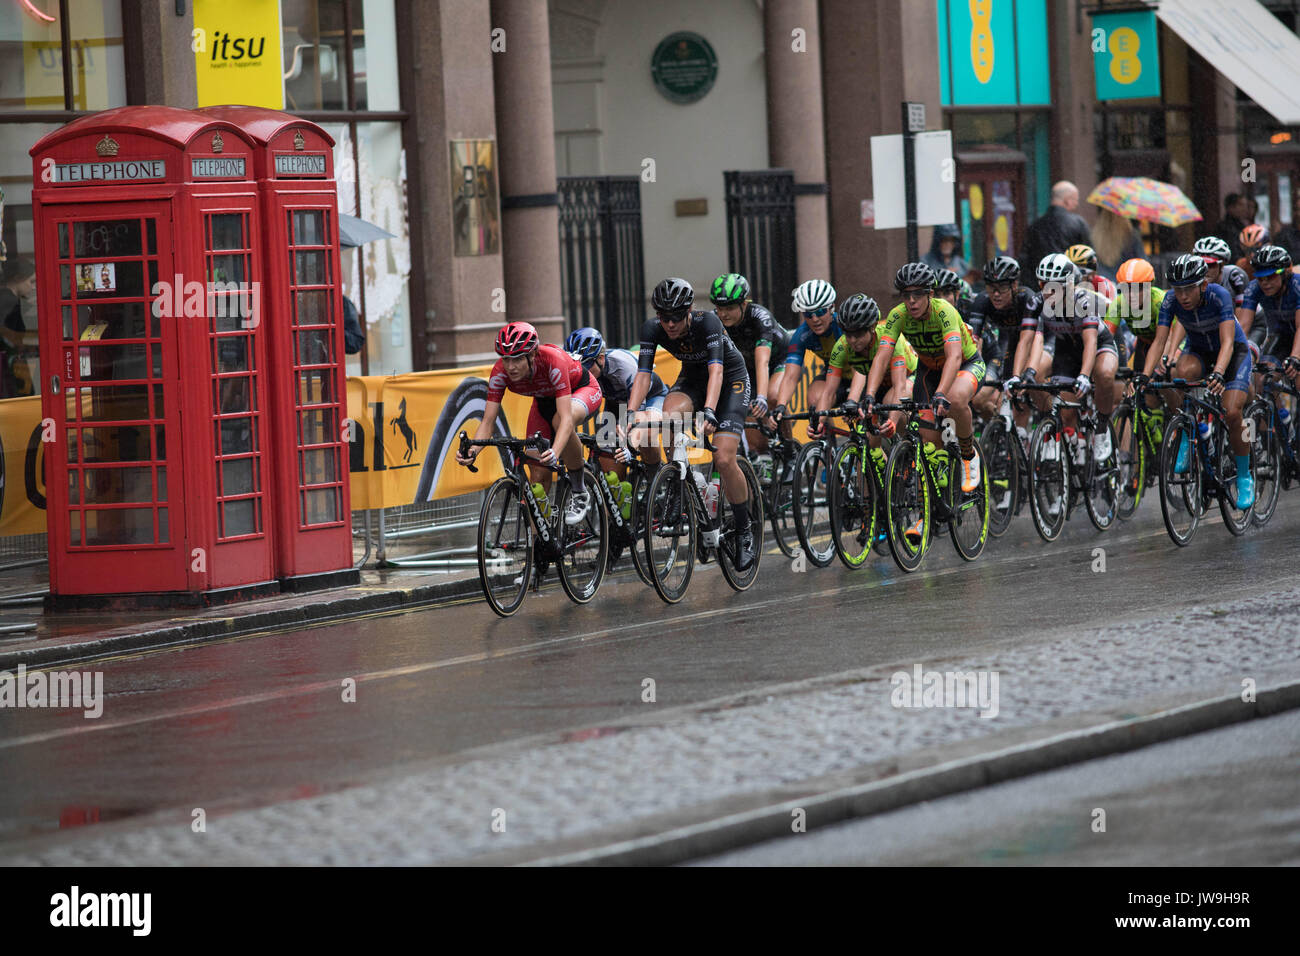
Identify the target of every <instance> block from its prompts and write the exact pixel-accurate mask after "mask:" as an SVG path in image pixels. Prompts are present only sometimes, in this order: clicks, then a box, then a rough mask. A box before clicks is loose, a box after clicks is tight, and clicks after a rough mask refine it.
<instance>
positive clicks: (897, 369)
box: [808, 292, 916, 448]
mask: <svg viewBox="0 0 1300 956" xmlns="http://www.w3.org/2000/svg"><path fill="white" fill-rule="evenodd" d="M838 321H839V324H840V328H842V329H843V330H844V334H843V335H841V336H840V338H839V341H838V342H836V343H835V347H834V348H833V349H831V356H830V358H829V359H828V360H827V362H826V388H825V389H823V390H822V392H821V395H820V398H819V400H818V401H817V402H816V403H814V406H813V407H814V409H815V410H816V411H821V410H822V409H823V408H829V407H830V405H831V401H832V399H833V398H834V396H835V394H836V393H837V391H838V389H839V384H840V380H841V378H842V377H844V376H848V378H849V380H850V383H851V384H850V385H849V393H848V397H847V399H846V402H845V404H847V403H848V402H853V403H855V404H856V403H857V401H858V397H859V396H860V395H861V394H862V390H863V389H864V388H866V385H867V373H868V372H870V371H871V363H872V362H873V361H874V360H875V357H876V353H877V352H878V351H879V350H880V336H878V335H877V334H876V328H877V326H878V325H879V323H880V306H879V305H877V304H876V300H875V299H873V298H871V296H869V295H865V294H863V293H861V292H859V293H857V294H856V295H851V296H849V297H848V298H847V299H845V300H844V302H843V304H841V305H840V308H839V320H838ZM914 374H916V353H915V352H914V351H912V347H911V346H910V345H908V344H907V339H906V338H900V339H899V340H898V342H897V343H896V344H895V346H894V360H893V362H892V363H891V365H890V380H889V382H887V383H886V384H884V385H881V386H880V389H879V391H878V392H877V393H876V396H875V397H876V400H877V401H882V402H887V403H889V402H895V401H897V400H898V399H899V398H910V397H911V394H912V381H911V376H912V375H914ZM902 419H903V415H902V412H895V413H893V414H892V415H891V416H890V418H889V420H887V421H886V422H885V426H884V436H885V437H886V438H888V437H889V436H890V435H892V434H893V433H894V431H895V429H896V428H897V426H898V425H900V424H902ZM824 429H825V424H824V420H814V421H812V422H809V425H808V431H809V435H810V437H812V438H820V437H821V435H822V433H823V431H824ZM869 441H870V443H871V445H872V447H873V448H874V447H877V446H879V444H880V438H879V437H877V436H876V435H871V436H869Z"/></svg>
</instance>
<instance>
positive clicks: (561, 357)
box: [487, 345, 591, 402]
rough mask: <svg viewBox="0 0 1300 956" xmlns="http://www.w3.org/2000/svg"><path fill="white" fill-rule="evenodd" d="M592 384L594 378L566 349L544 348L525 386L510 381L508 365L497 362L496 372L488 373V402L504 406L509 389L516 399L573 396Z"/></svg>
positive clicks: (551, 346)
mask: <svg viewBox="0 0 1300 956" xmlns="http://www.w3.org/2000/svg"><path fill="white" fill-rule="evenodd" d="M590 381H591V376H590V375H589V374H588V373H587V370H586V369H585V368H583V367H582V363H581V362H579V361H578V360H577V359H576V358H574V357H573V356H572V355H570V354H569V353H568V352H566V351H564V349H562V348H560V347H559V346H558V345H541V346H538V348H537V353H536V354H535V355H534V356H533V374H532V376H531V377H530V378H527V379H525V380H524V381H522V382H512V381H510V377H509V376H508V375H506V367H505V364H504V363H503V362H502V361H501V360H500V359H497V361H496V364H495V365H493V366H492V371H491V372H490V373H488V388H487V400H488V401H489V402H500V401H501V400H502V399H503V398H505V394H506V390H507V389H509V390H510V391H512V392H514V393H515V394H516V395H529V396H531V397H533V398H554V397H556V396H557V395H572V394H573V393H574V392H576V391H577V390H578V389H579V388H583V387H585V386H587V384H588V383H589V382H590Z"/></svg>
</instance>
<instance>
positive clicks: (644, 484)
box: [628, 469, 654, 587]
mask: <svg viewBox="0 0 1300 956" xmlns="http://www.w3.org/2000/svg"><path fill="white" fill-rule="evenodd" d="M649 488H650V482H648V481H647V480H646V477H645V472H644V471H643V470H641V469H637V472H636V480H635V481H633V482H632V517H631V519H630V521H629V526H630V527H631V529H632V543H631V544H629V545H628V550H629V551H631V552H632V566H633V567H634V568H636V574H637V577H639V578H640V579H641V580H642V581H643V582H645V585H646V587H654V580H653V579H652V578H651V577H650V562H649V560H647V558H646V553H645V515H646V504H645V502H646V492H647V491H648V490H649Z"/></svg>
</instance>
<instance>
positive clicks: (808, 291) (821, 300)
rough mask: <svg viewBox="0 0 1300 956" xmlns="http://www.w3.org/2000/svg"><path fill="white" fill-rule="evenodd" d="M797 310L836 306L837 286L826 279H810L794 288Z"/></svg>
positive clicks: (808, 310) (813, 310)
mask: <svg viewBox="0 0 1300 956" xmlns="http://www.w3.org/2000/svg"><path fill="white" fill-rule="evenodd" d="M793 308H794V311H795V312H818V311H820V310H822V309H833V308H835V287H834V286H832V285H831V284H830V283H829V282H827V281H826V280H824V279H809V280H808V281H807V282H805V283H803V284H802V285H801V286H799V288H797V289H795V290H794V305H793Z"/></svg>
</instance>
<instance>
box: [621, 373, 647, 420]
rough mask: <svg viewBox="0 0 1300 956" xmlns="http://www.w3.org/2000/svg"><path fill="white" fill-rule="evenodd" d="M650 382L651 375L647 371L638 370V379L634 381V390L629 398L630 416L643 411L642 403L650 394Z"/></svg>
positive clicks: (628, 411) (628, 410)
mask: <svg viewBox="0 0 1300 956" xmlns="http://www.w3.org/2000/svg"><path fill="white" fill-rule="evenodd" d="M650 382H651V378H650V373H649V372H647V371H646V370H645V369H638V370H637V373H636V378H634V379H633V380H632V389H631V391H630V392H629V393H628V396H627V413H628V414H629V415H632V414H634V413H636V412H639V411H641V403H642V402H644V401H645V397H646V396H647V395H649V394H650Z"/></svg>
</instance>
